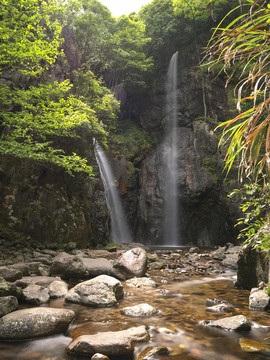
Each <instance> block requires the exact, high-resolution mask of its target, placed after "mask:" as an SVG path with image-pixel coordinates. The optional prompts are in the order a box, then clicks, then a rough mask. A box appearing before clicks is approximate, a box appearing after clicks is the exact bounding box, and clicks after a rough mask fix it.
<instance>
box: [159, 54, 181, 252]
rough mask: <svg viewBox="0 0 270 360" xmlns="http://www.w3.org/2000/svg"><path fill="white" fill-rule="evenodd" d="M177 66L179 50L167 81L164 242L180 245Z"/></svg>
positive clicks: (172, 60) (173, 57)
mask: <svg viewBox="0 0 270 360" xmlns="http://www.w3.org/2000/svg"><path fill="white" fill-rule="evenodd" d="M177 66H178V52H176V53H175V54H174V55H173V56H172V58H171V61H170V64H169V68H168V73H167V82H166V95H167V96H166V109H165V110H166V136H165V140H164V157H163V161H164V165H163V168H164V177H165V178H164V182H165V190H164V223H163V243H164V244H166V245H179V226H178V216H179V208H178V176H177V171H178V169H177V157H178V149H177V112H178V101H177V97H178V91H177Z"/></svg>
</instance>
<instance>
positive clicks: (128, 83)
mask: <svg viewBox="0 0 270 360" xmlns="http://www.w3.org/2000/svg"><path fill="white" fill-rule="evenodd" d="M150 40H151V39H150V38H147V37H146V35H145V25H144V24H143V22H142V21H139V19H138V18H137V17H136V16H135V15H134V16H132V17H131V16H121V17H120V18H119V19H118V20H117V22H116V24H115V29H114V34H113V37H112V41H113V53H112V56H113V58H112V68H111V71H110V74H109V81H110V82H111V83H113V84H121V85H122V86H123V87H124V88H126V90H127V91H128V92H129V93H133V92H138V91H141V90H142V89H144V88H146V87H147V77H148V78H149V73H150V72H151V70H152V67H153V63H152V59H151V57H147V56H146V50H147V45H148V43H149V42H150Z"/></svg>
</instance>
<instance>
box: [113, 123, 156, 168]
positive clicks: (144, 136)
mask: <svg viewBox="0 0 270 360" xmlns="http://www.w3.org/2000/svg"><path fill="white" fill-rule="evenodd" d="M120 129H121V133H120V134H114V135H113V142H114V144H115V146H116V147H117V148H119V147H121V153H122V154H124V155H125V157H126V158H127V159H129V160H131V161H132V162H133V163H136V162H138V161H140V160H141V159H142V158H143V156H144V154H145V153H146V152H147V151H148V150H150V149H151V148H152V147H153V146H154V145H155V144H156V138H155V137H153V136H151V135H150V134H148V133H147V132H146V131H145V130H143V129H142V128H139V127H138V126H136V125H135V124H133V123H131V122H127V121H125V122H122V123H119V128H118V131H119V130H120ZM116 151H117V150H116Z"/></svg>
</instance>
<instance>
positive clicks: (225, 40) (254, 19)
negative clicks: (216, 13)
mask: <svg viewBox="0 0 270 360" xmlns="http://www.w3.org/2000/svg"><path fill="white" fill-rule="evenodd" d="M250 3H252V6H251V7H248V9H247V10H246V12H245V13H244V14H243V15H241V16H239V17H238V18H236V19H235V20H234V21H232V22H231V23H230V24H229V25H228V26H226V27H224V28H223V27H222V23H221V24H220V25H219V27H218V28H217V30H216V32H215V34H214V37H213V38H212V40H211V42H210V44H209V46H208V59H210V62H209V67H210V68H211V67H214V66H215V65H216V64H219V63H220V62H221V63H223V67H222V70H224V72H225V73H226V74H227V76H228V81H230V80H231V79H234V76H235V74H237V75H238V76H239V77H240V80H239V82H238V83H237V85H236V89H235V90H236V92H237V98H238V102H237V110H238V112H239V114H238V115H237V116H236V117H235V118H234V119H232V120H229V121H227V122H225V123H223V124H221V126H222V127H223V128H224V132H223V136H222V138H221V142H225V143H228V144H229V146H228V151H227V156H226V166H227V168H228V171H229V170H230V168H231V166H232V164H233V163H234V162H235V161H236V160H237V161H239V170H240V173H239V175H240V179H242V178H243V177H244V176H247V177H249V176H254V178H255V180H257V179H258V176H259V175H262V176H263V177H265V178H266V180H267V181H269V176H270V126H269V124H270V98H269V76H270V61H269V60H270V58H269V54H270V41H269V39H270V31H269V19H270V7H269V5H267V4H266V2H265V1H262V0H257V1H254V2H253V1H252V2H250V1H249V4H250Z"/></svg>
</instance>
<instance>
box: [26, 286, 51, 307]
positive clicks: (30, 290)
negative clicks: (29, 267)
mask: <svg viewBox="0 0 270 360" xmlns="http://www.w3.org/2000/svg"><path fill="white" fill-rule="evenodd" d="M22 298H23V301H25V302H27V303H29V304H32V305H41V304H45V303H47V302H49V301H50V295H49V290H48V289H47V288H44V287H43V286H40V285H29V286H27V287H26V288H25V289H23V296H22Z"/></svg>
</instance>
